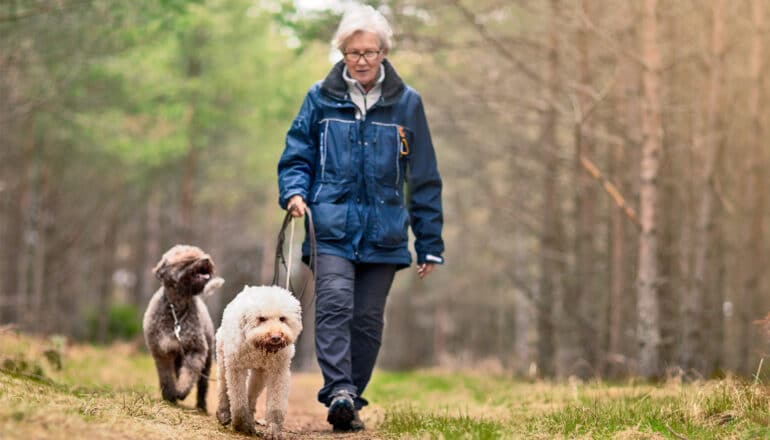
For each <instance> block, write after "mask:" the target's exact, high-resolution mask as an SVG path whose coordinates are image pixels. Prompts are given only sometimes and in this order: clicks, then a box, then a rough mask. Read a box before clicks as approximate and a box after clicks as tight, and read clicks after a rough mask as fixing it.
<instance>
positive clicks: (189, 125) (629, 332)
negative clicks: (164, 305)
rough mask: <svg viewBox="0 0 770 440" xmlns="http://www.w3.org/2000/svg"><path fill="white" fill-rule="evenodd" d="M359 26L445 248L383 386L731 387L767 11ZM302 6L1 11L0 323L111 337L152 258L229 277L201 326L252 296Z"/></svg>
mask: <svg viewBox="0 0 770 440" xmlns="http://www.w3.org/2000/svg"><path fill="white" fill-rule="evenodd" d="M369 3H370V4H373V5H374V6H376V7H379V8H380V10H381V11H383V12H384V13H385V14H386V16H387V17H388V18H389V19H390V20H391V23H392V25H393V27H394V31H395V48H394V50H393V51H392V53H391V54H390V59H391V60H392V62H393V64H394V66H395V67H396V69H397V70H398V71H399V73H400V74H401V76H403V77H404V78H405V79H406V81H407V82H408V83H410V84H411V85H413V86H414V87H415V88H416V89H417V90H418V91H420V93H421V94H422V95H423V98H424V101H425V103H426V107H427V112H428V119H429V122H430V124H431V129H432V132H433V137H434V144H435V146H436V150H437V155H438V159H439V168H440V171H441V173H442V177H443V179H444V209H445V233H444V238H445V241H446V245H447V252H446V254H445V256H446V258H447V264H446V265H445V266H444V267H441V268H439V269H438V270H437V271H436V272H434V274H433V275H431V277H429V278H428V279H427V280H426V281H420V280H419V279H418V278H417V276H416V273H415V271H414V270H413V268H412V269H410V270H406V271H403V272H401V273H400V274H399V275H398V276H397V280H396V284H395V286H394V289H393V290H392V292H391V297H390V300H389V304H388V310H387V323H386V334H385V340H384V348H383V352H382V353H381V357H380V365H381V366H382V367H386V368H412V367H418V366H436V365H437V366H465V367H480V368H481V367H483V368H488V369H492V370H496V371H500V372H509V373H513V374H519V375H537V376H540V377H561V378H563V377H567V376H570V375H577V376H579V377H623V376H627V375H639V376H642V377H659V376H661V375H665V374H684V375H688V376H692V377H702V376H705V377H709V376H711V375H715V374H721V373H723V372H725V371H734V372H738V373H740V374H744V375H750V374H752V373H755V372H756V371H757V369H758V366H759V365H760V359H762V358H763V357H764V356H765V355H766V354H767V353H768V351H767V349H768V346H767V338H766V336H765V332H764V331H763V329H762V327H761V326H760V325H758V324H757V322H756V321H757V320H760V319H762V318H763V316H764V315H765V314H766V313H767V311H768V310H770V296H769V295H768V289H769V288H770V286H769V285H768V284H769V283H770V279H768V275H767V271H766V270H765V267H766V265H767V264H768V262H769V261H768V250H769V247H768V245H770V237H768V234H767V232H766V229H767V227H768V224H769V223H770V200H768V197H770V193H769V192H768V191H767V190H766V189H767V187H768V179H769V178H770V176H769V175H768V173H769V171H770V170H769V166H770V163H769V162H768V160H769V159H770V147H769V146H768V142H767V139H768V137H769V136H770V132H768V122H770V111H768V100H769V99H770V81H768V79H767V77H768V69H769V67H768V59H769V58H770V57H768V55H770V32H768V29H770V28H769V27H768V22H769V21H770V5H768V3H767V2H766V0H737V1H727V0H639V1H622V0H593V1H589V0H475V1H472V2H471V1H469V0H386V1H380V2H369ZM303 4H304V5H305V6H303ZM308 5H309V3H308V2H300V3H299V4H295V3H294V2H290V1H280V0H273V1H270V0H161V1H159V0H133V1H130V2H128V1H121V0H0V324H12V325H16V326H18V327H19V328H21V329H22V330H24V331H29V332H34V333H44V334H49V333H60V334H65V335H69V336H72V337H75V338H79V339H85V340H91V341H95V342H109V341H111V340H114V339H116V338H137V335H139V334H140V332H141V328H140V326H141V324H140V321H139V319H140V316H141V314H142V313H143V312H144V308H145V305H146V304H147V301H148V299H149V297H150V295H151V294H152V293H153V292H154V291H155V290H156V289H157V287H158V282H157V281H156V280H155V279H154V278H153V276H152V274H151V272H150V269H151V268H152V267H153V266H154V264H155V263H156V262H157V261H158V259H159V258H160V255H161V254H162V253H163V252H164V251H165V250H166V249H168V248H169V247H170V246H171V245H173V244H175V243H191V244H196V245H198V246H201V247H202V248H203V249H205V250H206V251H208V252H209V253H210V254H211V255H212V256H213V257H214V260H215V261H216V263H217V264H218V268H219V269H220V273H221V275H222V276H223V277H224V278H225V279H226V280H227V283H226V284H225V288H224V289H223V291H222V292H220V294H218V295H215V296H214V297H211V298H209V299H208V300H207V303H208V305H209V308H210V310H211V312H212V316H213V317H214V320H215V323H218V321H219V317H220V316H221V310H222V308H223V307H224V305H225V304H226V303H227V302H228V301H229V300H230V298H232V297H233V296H234V295H235V294H236V293H237V291H239V290H240V288H241V287H242V285H243V284H261V283H266V282H269V280H270V279H271V274H272V264H273V256H274V246H275V239H276V234H277V232H278V228H279V225H280V221H281V218H282V216H283V213H282V212H281V210H280V209H279V207H278V204H277V184H276V163H277V161H278V157H279V155H280V153H281V151H282V149H283V140H284V136H285V133H286V130H287V128H288V127H289V125H290V123H291V120H292V118H293V117H294V115H295V113H296V112H297V111H298V109H299V105H300V103H301V101H302V98H303V97H304V94H305V92H306V91H307V89H308V88H309V87H310V86H311V85H312V84H313V82H315V81H316V80H320V79H322V78H323V77H324V76H325V75H326V73H327V72H328V70H329V69H330V67H331V57H333V55H334V54H333V53H332V52H331V51H330V46H329V41H330V39H331V36H332V33H333V31H334V29H335V27H336V24H337V23H338V20H339V17H340V14H341V11H342V7H343V6H344V2H327V3H326V4H323V3H322V2H317V4H315V5H314V7H309V6H308ZM319 6H320V7H319ZM323 6H327V7H323ZM295 255H296V253H295ZM301 283H302V281H301V280H300V281H298V285H301ZM305 313H306V317H308V318H309V319H308V321H307V326H306V332H305V337H304V338H303V340H302V341H301V344H300V345H301V347H300V351H299V355H298V359H297V364H298V365H299V366H300V367H305V368H312V367H313V366H314V364H315V361H314V356H313V353H312V338H311V337H310V336H311V335H312V324H311V323H312V305H311V304H306V310H305Z"/></svg>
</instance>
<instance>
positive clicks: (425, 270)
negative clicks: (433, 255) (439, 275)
mask: <svg viewBox="0 0 770 440" xmlns="http://www.w3.org/2000/svg"><path fill="white" fill-rule="evenodd" d="M434 267H436V265H435V264H433V263H423V264H419V265H417V275H419V276H420V279H423V278H425V277H427V276H428V275H430V273H431V272H433V268H434Z"/></svg>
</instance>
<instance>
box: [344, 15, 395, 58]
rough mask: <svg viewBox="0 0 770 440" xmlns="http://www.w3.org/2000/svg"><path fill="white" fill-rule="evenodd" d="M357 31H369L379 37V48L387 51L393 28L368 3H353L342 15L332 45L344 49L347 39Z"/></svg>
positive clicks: (391, 42) (390, 42) (391, 39)
mask: <svg viewBox="0 0 770 440" xmlns="http://www.w3.org/2000/svg"><path fill="white" fill-rule="evenodd" d="M358 32H371V33H374V34H376V35H377V37H378V38H379V39H380V49H382V50H384V51H386V52H388V51H390V48H391V46H392V44H393V29H391V27H390V23H388V20H387V19H386V18H385V16H383V15H382V13H380V11H378V10H376V9H374V8H373V7H371V6H369V5H360V4H354V5H351V6H350V7H348V9H347V10H346V11H345V14H344V15H343V16H342V20H341V21H340V25H339V27H338V28H337V32H336V33H335V34H334V38H333V39H332V45H333V46H334V47H336V48H337V49H339V50H340V51H341V52H344V51H345V44H347V41H348V39H349V38H350V37H351V36H353V35H354V34H356V33H358Z"/></svg>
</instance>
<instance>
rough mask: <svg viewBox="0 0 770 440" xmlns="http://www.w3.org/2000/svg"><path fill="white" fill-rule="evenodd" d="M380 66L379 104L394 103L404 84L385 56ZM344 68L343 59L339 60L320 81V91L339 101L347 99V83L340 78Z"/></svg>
mask: <svg viewBox="0 0 770 440" xmlns="http://www.w3.org/2000/svg"><path fill="white" fill-rule="evenodd" d="M382 66H383V67H384V68H385V79H384V80H383V81H382V97H381V98H380V100H381V102H382V104H381V105H384V106H387V105H392V104H394V103H395V102H396V101H397V100H398V98H399V97H400V96H401V93H402V92H403V91H404V88H405V87H406V84H404V81H403V80H402V79H401V77H400V76H398V73H396V69H394V68H393V65H391V64H390V61H388V59H387V58H386V59H384V60H382ZM344 68H345V61H340V62H338V63H337V64H335V65H334V67H333V68H332V70H331V71H330V72H329V74H328V75H327V76H326V79H324V80H323V82H322V83H321V92H323V93H324V94H325V95H327V96H329V97H331V98H333V99H337V100H340V101H342V100H346V99H347V98H346V96H347V93H348V85H347V83H346V82H345V80H344V79H343V78H342V71H343V69H344Z"/></svg>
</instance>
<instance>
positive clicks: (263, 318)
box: [258, 316, 267, 322]
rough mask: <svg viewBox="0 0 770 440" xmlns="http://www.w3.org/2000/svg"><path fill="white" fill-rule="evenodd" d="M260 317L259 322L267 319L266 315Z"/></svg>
mask: <svg viewBox="0 0 770 440" xmlns="http://www.w3.org/2000/svg"><path fill="white" fill-rule="evenodd" d="M258 319H259V322H265V321H267V318H265V317H264V316H260V317H259V318H258Z"/></svg>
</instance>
